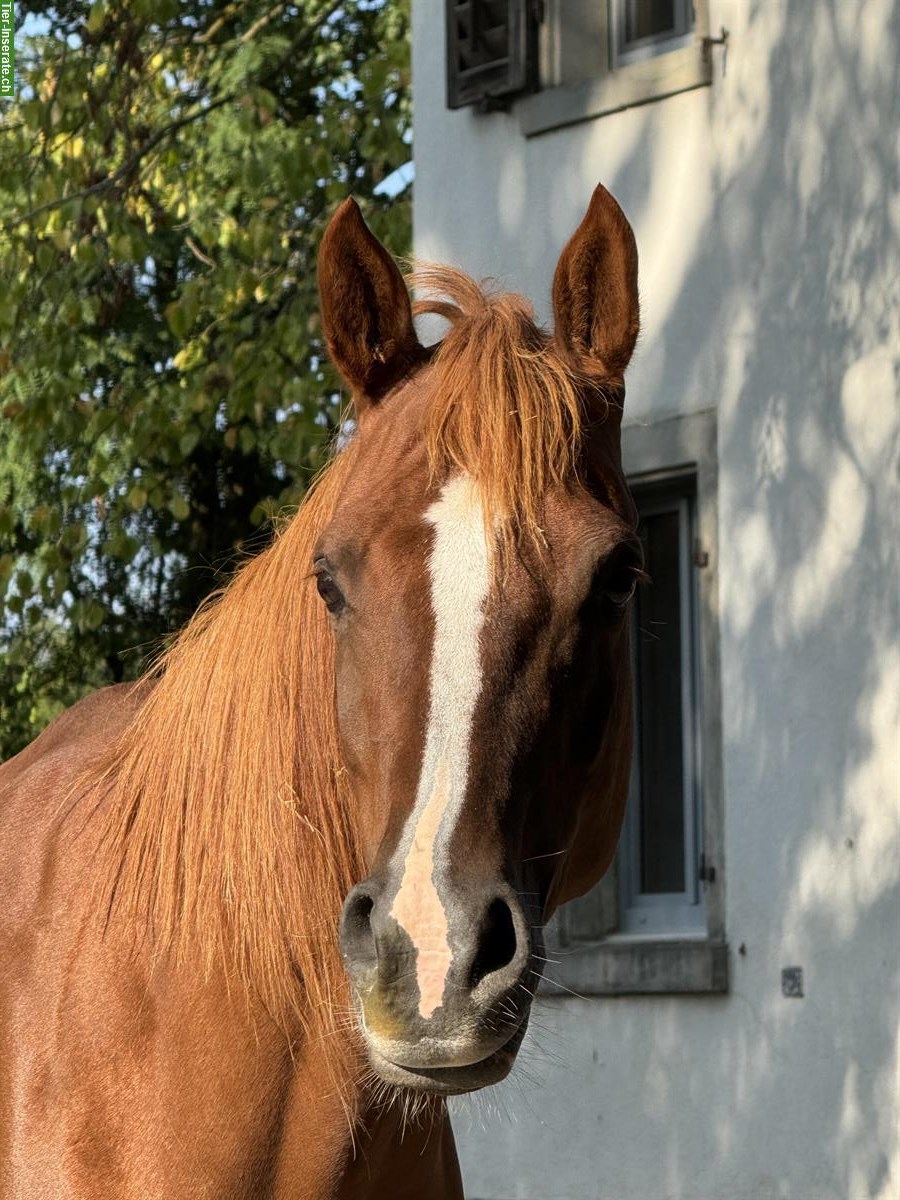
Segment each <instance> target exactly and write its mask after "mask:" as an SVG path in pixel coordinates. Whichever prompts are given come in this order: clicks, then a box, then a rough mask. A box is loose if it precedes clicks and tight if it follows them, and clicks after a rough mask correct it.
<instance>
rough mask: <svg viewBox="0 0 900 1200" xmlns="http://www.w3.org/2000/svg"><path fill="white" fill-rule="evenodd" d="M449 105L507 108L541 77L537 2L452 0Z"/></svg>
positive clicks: (449, 5)
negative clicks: (537, 77)
mask: <svg viewBox="0 0 900 1200" xmlns="http://www.w3.org/2000/svg"><path fill="white" fill-rule="evenodd" d="M446 5H447V106H448V108H463V107H464V106H465V105H467V104H476V105H478V107H479V108H480V109H482V110H485V111H487V110H490V109H494V108H505V107H507V106H508V104H509V102H510V100H511V99H512V98H513V97H514V96H516V95H518V94H519V93H521V92H526V91H531V90H532V89H533V87H534V85H535V82H536V75H537V3H536V0H462V2H460V0H446Z"/></svg>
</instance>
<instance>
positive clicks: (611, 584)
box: [606, 567, 640, 608]
mask: <svg viewBox="0 0 900 1200" xmlns="http://www.w3.org/2000/svg"><path fill="white" fill-rule="evenodd" d="M639 577H640V568H636V567H618V568H617V569H616V570H615V571H614V572H613V574H612V576H611V577H610V578H609V579H608V580H607V583H606V595H607V597H608V598H609V599H610V601H611V602H612V603H613V604H614V605H615V606H616V608H624V607H625V605H626V604H627V603H628V601H629V600H630V599H631V597H632V596H633V595H634V589H635V588H636V587H637V582H638V579H639Z"/></svg>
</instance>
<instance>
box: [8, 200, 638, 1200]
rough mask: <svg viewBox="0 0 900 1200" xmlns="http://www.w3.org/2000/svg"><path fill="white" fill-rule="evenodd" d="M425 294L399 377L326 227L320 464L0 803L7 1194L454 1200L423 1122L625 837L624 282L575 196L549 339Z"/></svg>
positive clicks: (383, 262)
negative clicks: (308, 485) (424, 314)
mask: <svg viewBox="0 0 900 1200" xmlns="http://www.w3.org/2000/svg"><path fill="white" fill-rule="evenodd" d="M420 282H424V285H425V286H426V287H427V288H429V289H430V290H431V292H432V293H433V294H434V295H435V296H436V297H437V298H435V299H431V300H426V301H424V302H422V303H421V304H420V309H421V310H422V311H429V312H432V313H437V314H439V315H440V316H441V317H442V318H444V319H446V320H447V321H448V323H449V327H448V332H447V335H446V337H445V338H444V340H443V341H442V342H441V343H440V344H438V345H437V346H433V347H431V348H429V349H426V348H424V347H423V346H422V345H421V344H420V343H419V340H418V338H417V335H416V333H415V330H414V325H413V314H414V307H413V306H412V305H411V302H410V296H409V292H408V290H407V286H406V284H405V282H404V280H403V278H402V276H401V275H400V272H399V271H398V269H397V267H396V265H395V264H394V262H393V260H392V259H391V258H390V256H389V255H388V254H387V252H386V251H385V250H384V248H383V247H382V246H381V245H380V244H379V243H378V242H377V241H376V239H375V238H374V237H373V236H372V234H371V233H370V232H369V230H368V229H367V228H366V226H365V224H364V222H363V220H362V217H361V215H360V212H359V210H358V208H357V207H356V205H355V204H354V203H353V201H352V200H347V201H345V202H344V203H343V204H342V205H341V207H340V208H339V209H338V211H337V213H336V214H335V216H334V217H333V219H332V221H331V223H330V225H329V227H328V229H327V231H326V233H325V236H324V238H323V241H322V245H321V250H320V256H319V286H320V294H321V309H322V321H323V325H324V331H325V334H326V338H327V342H328V347H329V351H330V353H331V355H332V357H333V359H334V362H335V364H336V366H337V368H338V369H339V370H340V372H341V374H342V375H343V377H344V379H345V380H346V382H347V384H348V385H349V387H350V388H351V390H352V394H353V400H354V404H355V431H354V434H353V436H352V437H351V438H350V439H349V443H348V444H347V445H346V446H345V448H343V449H342V450H341V451H340V452H339V453H337V454H336V455H335V457H334V460H333V462H332V463H331V465H330V466H329V467H328V468H327V470H326V471H325V472H324V473H323V475H322V477H321V479H320V480H319V482H318V483H317V485H316V486H315V487H314V489H313V491H312V493H311V495H310V496H309V498H308V499H307V500H306V502H305V503H304V505H303V506H302V508H301V510H300V512H299V513H298V514H297V516H296V517H295V518H294V519H293V521H291V522H290V523H289V524H287V525H286V526H285V528H284V529H283V530H282V531H281V532H280V535H279V536H278V537H277V538H276V539H275V540H274V542H273V544H272V545H271V546H270V547H269V548H268V549H267V550H266V551H265V552H263V553H262V554H260V555H259V556H258V557H257V558H255V559H254V560H252V561H250V562H249V563H248V564H247V565H246V566H245V567H244V568H243V569H242V570H241V571H240V572H239V573H238V574H237V576H236V577H235V579H234V580H233V582H232V583H231V584H230V585H229V586H228V587H227V588H225V589H224V591H223V593H222V594H221V595H220V596H219V597H218V598H216V599H214V600H213V601H212V602H211V603H209V604H208V605H206V606H205V607H204V608H203V609H201V611H200V613H199V614H198V615H197V616H196V617H195V618H194V620H193V621H192V622H191V623H190V624H189V625H188V627H187V629H186V630H185V631H184V632H183V633H182V635H181V636H180V637H179V638H178V639H177V640H176V641H175V642H174V643H173V645H172V646H171V648H170V649H169V651H168V652H167V653H166V655H165V657H164V658H163V660H162V662H161V663H160V664H159V665H158V666H157V667H156V668H155V669H154V670H153V671H152V672H151V673H150V675H149V676H148V677H147V678H146V679H144V680H143V681H142V682H140V683H139V684H136V685H129V686H119V687H115V688H109V689H107V690H105V691H102V692H99V693H97V694H95V695H93V696H91V697H89V698H88V699H86V700H84V701H82V702H81V703H80V704H78V705H76V706H75V707H74V708H73V709H71V710H70V711H69V712H67V713H65V714H64V715H63V716H61V717H60V718H59V719H58V720H57V721H56V722H55V723H54V724H53V725H52V726H51V727H50V728H49V729H48V730H47V731H46V732H44V733H43V734H42V735H41V736H40V737H39V738H38V739H37V741H35V742H34V743H33V744H32V745H31V746H30V747H29V748H28V749H26V750H25V751H23V752H22V753H21V754H20V755H19V756H18V757H16V758H14V759H12V760H11V761H10V762H8V763H7V764H6V765H5V766H4V767H3V768H2V771H0V795H2V808H0V962H2V967H3V973H2V980H0V1002H2V1003H0V1012H2V1016H3V1024H2V1040H0V1085H2V1086H0V1096H2V1101H0V1103H2V1109H0V1113H2V1118H0V1147H2V1148H0V1156H2V1158H0V1180H2V1184H0V1192H2V1195H3V1196H4V1197H7V1198H11V1197H16V1198H19V1197H21V1198H22V1200H25V1198H27V1200H39V1198H40V1200H48V1198H51V1197H54V1198H55V1197H60V1198H62V1197H66V1198H71V1200H88V1198H89V1200H107V1198H108V1200H113V1198H115V1200H138V1198H140V1200H147V1198H149V1197H159V1198H160V1200H163V1198H164V1200H179V1198H181V1200H188V1198H190V1200H198V1198H201V1197H209V1198H212V1197H215V1198H216V1200H226V1198H234V1200H237V1198H238V1197H240V1198H246V1197H263V1196H265V1197H279V1198H280V1197H291V1198H299V1197H309V1198H315V1200H321V1198H323V1197H354V1198H366V1197H385V1198H389V1200H404V1198H405V1200H443V1198H449V1197H460V1196H461V1195H462V1192H461V1184H460V1179H459V1169H458V1166H457V1162H456V1155H455V1150H454V1147H453V1141H452V1135H451V1133H450V1128H449V1123H448V1118H447V1113H446V1101H445V1097H446V1096H448V1095H450V1094H453V1093H457V1092H463V1091H469V1090H472V1089H475V1088H480V1087H483V1086H484V1085H486V1084H490V1083H493V1082H495V1081H497V1080H499V1079H501V1078H502V1077H503V1076H504V1075H505V1074H506V1073H507V1072H508V1071H509V1069H510V1066H511V1065H512V1062H513V1060H514V1058H515V1055H516V1051H517V1049H518V1047H519V1045H520V1043H521V1041H522V1037H523V1035H524V1032H525V1027H526V1023H527V1020H528V1013H529V1004H530V1001H531V999H532V992H533V988H534V984H535V983H536V981H537V979H538V977H539V975H540V971H541V965H540V964H541V961H542V960H541V957H540V955H541V935H540V927H541V926H542V924H543V923H544V922H545V921H546V920H547V918H548V917H549V916H550V915H551V914H552V913H553V911H554V909H555V908H556V907H557V906H558V905H559V904H560V903H562V902H563V901H565V900H568V899H570V898H571V897H574V896H577V895H579V894H580V893H582V892H584V891H585V890H586V889H588V888H589V887H591V886H592V885H593V884H594V883H595V882H596V881H597V880H598V879H599V878H600V876H601V875H602V874H603V872H604V870H605V869H606V867H607V866H608V864H609V862H610V859H611V857H612V855H613V851H614V848H615V844H616V840H617V837H618V833H619V828H620V824H621V820H622V813H623V808H624V805H625V797H626V791H627V782H628V767H629V760H630V737H631V712H630V686H631V685H630V666H629V646H628V621H627V619H626V615H625V614H626V610H627V606H628V601H629V598H630V596H631V594H632V591H633V589H634V586H635V581H636V579H637V578H638V576H639V575H640V571H641V552H640V545H639V543H638V541H637V540H636V537H635V513H634V509H633V506H632V503H631V500H630V498H629V494H628V490H627V487H626V484H625V481H624V478H623V475H622V470H621V463H620V452H619V440H620V430H619V422H620V416H621V411H622V399H623V395H624V390H623V372H624V370H625V367H626V365H627V363H628V361H629V358H630V356H631V353H632V350H633V347H634V343H635V338H636V336H637V331H638V302H637V255H636V250H635V243H634V238H633V235H632V232H631V229H630V227H629V225H628V223H627V221H626V220H625V218H624V216H623V215H622V213H621V211H620V209H619V207H618V205H617V204H616V202H615V201H614V200H613V199H612V197H611V196H610V195H609V193H608V192H606V191H605V190H604V189H603V188H602V187H598V188H597V190H596V192H595V193H594V196H593V199H592V201H591V204H590V208H589V210H588V212H587V214H586V216H585V218H584V220H583V222H582V224H581V226H580V227H579V228H578V230H577V231H576V233H575V234H574V236H573V238H572V240H571V241H570V242H569V244H568V245H567V247H566V248H565V250H564V251H563V254H562V257H561V259H560V262H559V266H558V267H557V270H556V275H555V279H554V284H553V304H554V313H555V331H554V333H553V335H552V336H550V335H548V334H545V333H544V332H542V331H541V330H540V329H539V328H538V327H537V326H536V325H535V323H534V320H533V317H532V315H531V312H530V309H529V308H528V306H527V304H526V303H525V302H524V301H523V300H522V299H521V298H520V297H515V296H509V295H497V294H490V293H486V292H484V291H483V290H482V289H481V288H480V287H478V286H477V285H476V284H475V283H473V282H472V280H470V279H469V278H467V277H466V276H464V275H462V274H461V273H459V272H456V271H452V270H449V269H440V268H434V269H432V270H431V271H430V272H426V273H425V278H424V281H420ZM342 959H343V962H342ZM398 1097H399V1098H400V1099H401V1101H403V1102H401V1103H395V1102H394V1101H395V1100H396V1099H397V1098H398ZM410 1098H412V1099H410ZM404 1102H405V1103H406V1104H407V1106H408V1104H409V1103H410V1102H411V1103H412V1106H413V1107H415V1108H416V1109H417V1110H418V1111H417V1113H416V1116H415V1119H410V1120H408V1121H406V1122H405V1121H404ZM404 1124H405V1125H406V1127H405V1128H404Z"/></svg>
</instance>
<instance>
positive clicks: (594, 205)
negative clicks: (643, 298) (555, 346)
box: [553, 184, 640, 380]
mask: <svg viewBox="0 0 900 1200" xmlns="http://www.w3.org/2000/svg"><path fill="white" fill-rule="evenodd" d="M637 267H638V256H637V245H636V243H635V240H634V234H633V233H632V230H631V226H630V225H629V224H628V220H627V218H626V216H625V214H624V213H623V212H622V210H621V208H619V206H618V204H617V203H616V202H615V200H614V199H613V198H612V196H611V195H610V194H609V192H608V191H607V190H606V188H605V187H603V185H602V184H598V185H597V187H596V189H595V190H594V194H593V196H592V197H591V203H590V205H589V207H588V210H587V212H586V213H585V216H584V220H583V221H582V222H581V224H580V225H579V226H578V228H577V229H576V230H575V232H574V233H573V234H572V237H571V239H570V240H569V243H568V245H567V246H566V248H565V249H564V250H563V252H562V254H561V255H560V259H559V263H558V265H557V268H556V274H555V275H554V276H553V317H554V322H555V333H556V340H557V342H558V343H559V344H560V346H561V347H562V348H563V349H564V351H565V352H566V353H567V354H568V355H570V356H571V357H572V358H574V359H575V360H576V361H577V362H578V363H579V365H580V366H581V367H582V369H584V370H586V371H587V372H588V373H590V374H592V375H603V376H606V377H607V378H610V379H614V380H619V379H621V377H622V375H623V374H624V373H625V368H626V367H627V366H628V363H629V360H630V359H631V353H632V351H633V350H634V343H635V341H636V340H637V335H638V330H639V328H640V308H639V305H638V287H637Z"/></svg>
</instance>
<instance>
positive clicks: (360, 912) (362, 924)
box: [341, 884, 378, 963]
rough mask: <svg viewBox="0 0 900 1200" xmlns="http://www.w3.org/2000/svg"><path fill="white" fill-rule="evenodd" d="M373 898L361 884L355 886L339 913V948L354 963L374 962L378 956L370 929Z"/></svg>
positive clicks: (373, 904)
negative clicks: (340, 913)
mask: <svg viewBox="0 0 900 1200" xmlns="http://www.w3.org/2000/svg"><path fill="white" fill-rule="evenodd" d="M374 907H375V899H374V897H373V896H371V895H370V894H369V892H367V891H366V889H365V887H364V885H363V884H359V885H358V886H357V887H355V888H354V889H353V890H352V891H351V892H350V894H349V895H348V896H347V899H346V900H345V901H344V911H343V913H342V915H341V950H342V951H343V953H344V956H345V957H346V958H347V959H349V960H351V961H352V962H356V963H369V962H374V961H375V960H376V958H377V957H378V954H377V950H376V947H375V934H374V933H373V931H372V909H373V908H374Z"/></svg>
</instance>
